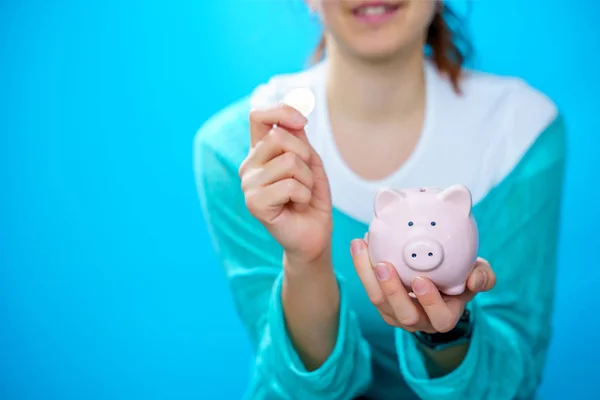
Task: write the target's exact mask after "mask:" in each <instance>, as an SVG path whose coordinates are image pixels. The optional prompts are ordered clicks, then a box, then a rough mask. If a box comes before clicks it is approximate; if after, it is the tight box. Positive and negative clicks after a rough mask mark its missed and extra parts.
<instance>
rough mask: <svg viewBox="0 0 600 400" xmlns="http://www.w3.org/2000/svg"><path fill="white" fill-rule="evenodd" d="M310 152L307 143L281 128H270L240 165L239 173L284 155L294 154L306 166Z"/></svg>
mask: <svg viewBox="0 0 600 400" xmlns="http://www.w3.org/2000/svg"><path fill="white" fill-rule="evenodd" d="M311 152H312V149H311V147H310V144H308V142H305V141H303V140H302V139H300V138H299V137H297V136H296V135H293V134H292V133H290V132H288V131H286V130H285V129H283V128H279V127H276V128H272V129H271V130H270V131H269V134H268V135H267V136H265V137H264V138H263V139H262V140H260V141H259V142H258V143H256V146H254V148H252V149H251V150H250V154H249V156H248V157H247V158H246V160H244V162H243V163H242V166H241V167H240V171H244V170H246V169H248V168H252V167H256V166H260V165H264V164H266V163H267V162H269V161H270V160H272V159H273V158H275V157H277V156H280V155H282V154H284V153H294V154H296V155H297V156H298V157H300V159H301V160H302V161H304V162H305V163H307V164H308V163H309V162H310V157H311Z"/></svg>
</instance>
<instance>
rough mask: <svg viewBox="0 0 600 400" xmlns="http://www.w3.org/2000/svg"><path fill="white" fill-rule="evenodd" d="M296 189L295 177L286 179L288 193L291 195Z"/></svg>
mask: <svg viewBox="0 0 600 400" xmlns="http://www.w3.org/2000/svg"><path fill="white" fill-rule="evenodd" d="M295 190H296V181H295V180H293V179H287V180H286V181H285V191H286V194H288V195H291V194H292V193H294V191H295Z"/></svg>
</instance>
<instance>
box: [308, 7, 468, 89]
mask: <svg viewBox="0 0 600 400" xmlns="http://www.w3.org/2000/svg"><path fill="white" fill-rule="evenodd" d="M440 4H441V3H440ZM451 25H453V27H451ZM426 44H427V46H426V47H427V50H428V51H429V56H430V58H431V59H432V61H433V62H434V64H435V65H436V67H437V69H438V70H439V71H440V72H441V73H444V74H446V75H447V76H448V78H449V79H450V82H451V83H452V86H453V87H454V90H455V91H456V92H457V93H460V87H459V80H460V75H461V72H462V68H463V65H464V63H465V61H466V60H467V59H468V57H469V56H470V53H471V51H472V48H471V44H470V43H469V41H468V40H467V36H466V35H465V33H464V25H463V23H462V21H461V20H460V18H459V17H458V15H457V14H456V13H455V12H454V11H452V9H450V8H449V7H448V6H447V5H444V6H443V7H438V9H437V11H436V13H435V15H434V17H433V20H432V21H431V24H430V25H429V28H428V29H427V39H426ZM459 45H462V46H463V49H462V50H461V48H460V47H459ZM324 53H325V35H321V39H320V40H319V44H318V45H317V48H316V50H315V52H314V54H313V56H312V57H311V61H312V62H313V63H316V62H318V61H319V60H321V59H322V58H323V55H324Z"/></svg>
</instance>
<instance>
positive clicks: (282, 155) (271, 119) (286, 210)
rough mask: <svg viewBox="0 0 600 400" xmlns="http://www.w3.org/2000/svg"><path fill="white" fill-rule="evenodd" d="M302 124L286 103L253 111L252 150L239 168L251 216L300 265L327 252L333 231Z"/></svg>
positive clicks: (318, 164)
mask: <svg viewBox="0 0 600 400" xmlns="http://www.w3.org/2000/svg"><path fill="white" fill-rule="evenodd" d="M306 122H307V120H306V118H305V117H304V116H303V115H302V114H301V113H300V112H299V111H297V110H296V109H294V108H292V107H290V106H287V105H285V104H278V105H274V106H272V107H269V108H267V109H260V110H252V111H251V112H250V136H251V148H250V151H249V154H248V156H247V157H246V159H245V160H244V161H243V162H242V164H241V166H240V169H239V175H240V178H241V181H242V190H243V191H244V196H245V199H246V205H247V207H248V209H249V211H250V213H251V214H252V215H253V216H254V217H255V218H257V219H258V220H259V221H260V222H261V223H262V224H263V225H264V226H265V227H266V228H267V230H268V231H269V232H270V233H271V235H273V237H274V238H275V239H276V240H277V241H278V242H279V244H281V246H282V247H283V249H284V251H285V256H286V259H287V261H288V262H289V263H293V264H300V265H306V264H311V263H313V262H315V261H317V260H320V259H321V257H322V256H325V255H326V254H327V252H328V250H329V248H330V244H331V231H332V214H331V212H332V205H331V194H330V189H329V181H328V179H327V175H326V174H325V169H324V167H323V162H322V160H321V158H320V157H319V155H318V154H317V153H316V151H315V150H314V149H313V147H312V146H311V145H310V143H309V141H308V138H307V137H306V133H305V131H304V126H305V125H306Z"/></svg>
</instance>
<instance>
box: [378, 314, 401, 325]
mask: <svg viewBox="0 0 600 400" xmlns="http://www.w3.org/2000/svg"><path fill="white" fill-rule="evenodd" d="M379 314H381V318H383V320H384V321H385V323H386V324H388V325H391V326H397V325H398V321H396V320H395V319H394V318H392V317H390V316H389V315H387V314H384V313H381V312H380V313H379Z"/></svg>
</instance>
